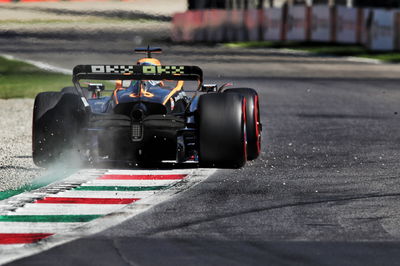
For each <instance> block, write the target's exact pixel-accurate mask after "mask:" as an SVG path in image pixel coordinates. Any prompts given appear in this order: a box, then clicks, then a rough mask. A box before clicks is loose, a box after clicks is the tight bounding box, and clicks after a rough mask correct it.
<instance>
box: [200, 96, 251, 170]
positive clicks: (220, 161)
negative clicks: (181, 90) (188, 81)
mask: <svg viewBox="0 0 400 266" xmlns="http://www.w3.org/2000/svg"><path fill="white" fill-rule="evenodd" d="M245 105H246V100H245V99H244V98H243V97H242V96H241V95H239V94H227V93H212V94H205V95H201V96H200V99H199V104H198V112H197V121H198V137H199V140H198V143H199V144H198V145H199V146H198V155H199V163H200V166H203V167H226V168H239V167H242V166H243V165H244V164H245V163H246V158H247V156H246V112H245V110H246V106H245Z"/></svg>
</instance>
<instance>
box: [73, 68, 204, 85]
mask: <svg viewBox="0 0 400 266" xmlns="http://www.w3.org/2000/svg"><path fill="white" fill-rule="evenodd" d="M81 79H97V80H99V79H103V80H126V79H132V80H133V79H135V80H197V81H199V83H202V82H203V71H202V70H201V69H200V68H199V67H197V66H141V65H78V66H76V67H74V70H73V82H74V83H75V82H76V81H79V80H81Z"/></svg>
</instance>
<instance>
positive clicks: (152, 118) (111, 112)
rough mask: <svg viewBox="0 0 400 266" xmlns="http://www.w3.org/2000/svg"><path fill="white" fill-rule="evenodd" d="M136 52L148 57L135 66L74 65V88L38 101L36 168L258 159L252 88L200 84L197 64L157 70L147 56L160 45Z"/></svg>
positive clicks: (237, 163) (215, 163)
mask: <svg viewBox="0 0 400 266" xmlns="http://www.w3.org/2000/svg"><path fill="white" fill-rule="evenodd" d="M138 51H139V52H146V53H147V57H146V58H142V59H140V60H139V61H138V64H136V65H78V66H76V67H75V68H74V70H73V83H74V87H66V88H64V89H62V90H61V91H60V92H43V93H40V94H38V95H37V96H36V99H35V104H34V110H33V129H32V130H33V132H32V133H33V136H32V137H33V139H32V148H33V160H34V162H35V164H36V165H38V166H41V167H48V166H49V165H51V164H52V163H54V162H56V161H61V162H64V163H69V162H71V158H73V159H74V160H73V161H74V162H76V161H78V162H80V163H81V164H82V165H86V166H87V165H89V164H94V165H98V164H102V163H123V164H128V165H133V164H139V165H147V164H150V165H154V164H159V163H161V162H162V161H165V160H173V161H176V162H177V163H184V162H186V161H197V162H198V163H199V165H200V166H203V167H234V168H236V167H242V166H243V165H244V164H245V163H246V161H247V160H253V159H256V158H257V157H258V156H259V154H260V150H261V129H262V128H261V123H260V113H259V107H258V106H259V105H258V94H257V92H256V91H255V90H253V89H250V88H231V89H225V88H224V86H222V87H220V88H218V87H217V86H216V85H205V84H203V73H202V70H201V69H200V68H199V67H197V66H172V65H171V66H170V65H161V64H160V63H159V61H158V60H157V59H155V58H152V57H151V53H152V52H160V51H161V49H158V48H156V49H154V48H149V47H148V48H144V49H139V50H138ZM108 90H110V92H107V91H108ZM190 92H192V95H190V96H188V95H187V93H190Z"/></svg>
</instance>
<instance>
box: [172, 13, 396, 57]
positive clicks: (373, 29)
mask: <svg viewBox="0 0 400 266" xmlns="http://www.w3.org/2000/svg"><path fill="white" fill-rule="evenodd" d="M172 39H173V40H174V41H176V42H196V41H205V42H222V41H257V40H260V41H300V42H306V41H316V42H330V43H343V44H363V45H364V46H366V47H367V48H369V49H371V50H386V51H390V50H400V10H395V9H394V10H388V9H369V8H347V7H345V6H336V7H328V6H322V5H321V6H318V5H316V6H312V7H308V6H291V7H287V8H268V9H249V10H224V9H208V10H195V11H186V12H184V13H178V14H175V15H174V17H173V30H172Z"/></svg>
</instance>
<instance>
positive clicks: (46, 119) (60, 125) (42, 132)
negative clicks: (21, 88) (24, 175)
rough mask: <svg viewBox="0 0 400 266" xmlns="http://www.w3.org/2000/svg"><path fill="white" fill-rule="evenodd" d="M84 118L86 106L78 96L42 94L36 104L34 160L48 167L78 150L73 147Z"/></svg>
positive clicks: (55, 93) (33, 142)
mask: <svg viewBox="0 0 400 266" xmlns="http://www.w3.org/2000/svg"><path fill="white" fill-rule="evenodd" d="M85 119H86V118H85V108H84V106H83V103H82V101H81V99H80V97H79V96H77V95H74V94H63V93H61V92H42V93H39V94H38V95H37V96H36V98H35V103H34V107H33V123H32V157H33V162H34V163H35V164H36V165H37V166H39V167H49V166H50V164H52V163H54V162H56V161H57V160H60V159H64V158H65V157H63V156H64V155H65V156H66V155H67V153H68V152H69V151H71V152H72V151H76V148H74V147H76V145H75V144H76V142H77V139H78V136H79V130H80V128H82V126H83V124H84V123H85ZM65 159H66V158H65ZM69 159H71V158H69ZM66 162H72V160H68V161H66Z"/></svg>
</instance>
